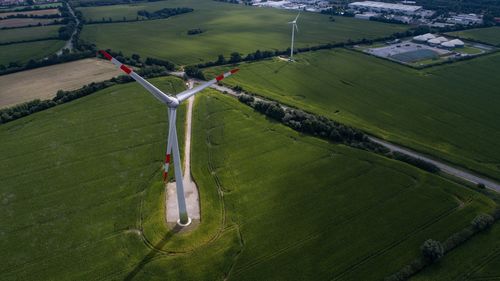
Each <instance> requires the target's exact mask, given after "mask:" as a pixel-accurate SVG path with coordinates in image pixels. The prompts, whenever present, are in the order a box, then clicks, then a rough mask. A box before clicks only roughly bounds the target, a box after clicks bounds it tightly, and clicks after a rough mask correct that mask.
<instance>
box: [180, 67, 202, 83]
mask: <svg viewBox="0 0 500 281" xmlns="http://www.w3.org/2000/svg"><path fill="white" fill-rule="evenodd" d="M184 71H185V72H186V75H187V76H190V77H194V78H198V79H201V80H205V75H204V74H203V72H202V71H201V70H200V69H199V68H198V67H196V66H192V65H188V66H186V67H185V68H184Z"/></svg>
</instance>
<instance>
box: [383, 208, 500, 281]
mask: <svg viewBox="0 0 500 281" xmlns="http://www.w3.org/2000/svg"><path fill="white" fill-rule="evenodd" d="M499 219H500V210H496V211H495V212H494V214H493V215H489V214H479V215H477V216H476V217H475V218H474V219H473V220H472V221H471V223H470V225H469V226H467V227H465V228H464V229H462V230H460V231H458V232H456V233H454V234H452V235H451V236H450V237H448V238H447V239H446V240H445V241H444V242H443V243H441V242H440V241H437V240H433V239H428V240H426V241H424V243H423V244H422V246H421V247H420V251H421V256H420V257H418V258H416V259H415V260H413V261H412V262H411V263H410V264H408V265H406V266H404V267H403V268H401V269H400V270H399V271H398V272H396V273H394V274H392V275H391V276H388V277H387V278H385V281H405V280H408V279H409V278H410V277H411V276H413V275H415V274H417V273H418V272H420V271H421V270H423V269H424V268H425V267H427V266H429V265H431V264H433V263H436V262H438V261H439V260H440V259H442V258H443V257H444V256H445V255H446V254H447V253H448V252H450V251H452V250H453V249H455V248H456V247H458V246H460V245H462V244H463V243H465V242H466V241H467V240H469V239H470V238H472V237H473V236H474V235H476V234H477V233H480V232H482V231H485V230H487V229H488V228H490V227H491V226H492V225H493V223H494V222H495V221H498V220H499Z"/></svg>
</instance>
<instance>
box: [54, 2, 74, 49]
mask: <svg viewBox="0 0 500 281" xmlns="http://www.w3.org/2000/svg"><path fill="white" fill-rule="evenodd" d="M68 9H69V12H70V13H71V15H72V16H73V18H74V19H75V21H76V25H75V30H74V31H73V33H72V34H71V37H70V38H69V40H68V41H66V44H64V46H63V47H62V48H61V49H60V50H59V51H57V53H56V55H58V56H60V55H61V54H62V53H63V50H64V49H68V50H70V51H71V50H73V37H75V35H76V32H77V28H76V27H77V26H78V25H79V24H80V21H79V20H78V18H77V17H76V16H75V12H74V11H73V8H71V6H70V5H69V4H68Z"/></svg>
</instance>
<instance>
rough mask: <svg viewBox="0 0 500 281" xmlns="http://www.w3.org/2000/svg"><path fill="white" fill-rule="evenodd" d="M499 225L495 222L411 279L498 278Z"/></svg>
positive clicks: (449, 280) (425, 280)
mask: <svg viewBox="0 0 500 281" xmlns="http://www.w3.org/2000/svg"><path fill="white" fill-rule="evenodd" d="M498 237H500V225H498V224H496V225H494V226H493V227H492V229H490V230H488V231H487V232H486V233H481V234H479V235H478V236H477V237H474V238H473V239H472V240H471V241H468V242H467V243H466V244H465V245H463V246H462V247H460V248H458V249H456V250H455V251H453V252H451V253H449V255H447V256H446V258H444V259H443V260H442V261H440V262H439V263H438V264H436V265H434V266H431V267H429V268H427V269H426V270H424V271H423V272H421V273H420V274H419V275H417V276H416V277H414V278H411V279H410V280H411V281H453V280H498V279H499V278H500V239H498Z"/></svg>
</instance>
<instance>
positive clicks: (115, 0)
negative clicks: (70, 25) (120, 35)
mask: <svg viewBox="0 0 500 281" xmlns="http://www.w3.org/2000/svg"><path fill="white" fill-rule="evenodd" d="M157 1H162V0H147V1H144V0H95V1H77V2H76V4H77V5H78V6H80V7H94V6H112V5H123V4H136V3H139V2H157Z"/></svg>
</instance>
